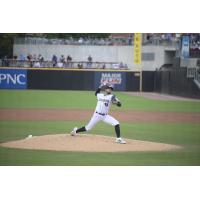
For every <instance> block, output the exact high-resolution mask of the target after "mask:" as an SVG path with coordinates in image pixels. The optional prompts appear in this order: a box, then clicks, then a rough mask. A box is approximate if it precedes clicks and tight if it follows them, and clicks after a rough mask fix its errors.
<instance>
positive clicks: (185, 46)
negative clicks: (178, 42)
mask: <svg viewBox="0 0 200 200" xmlns="http://www.w3.org/2000/svg"><path fill="white" fill-rule="evenodd" d="M189 52H190V37H189V36H183V37H182V48H181V55H182V57H183V58H189Z"/></svg>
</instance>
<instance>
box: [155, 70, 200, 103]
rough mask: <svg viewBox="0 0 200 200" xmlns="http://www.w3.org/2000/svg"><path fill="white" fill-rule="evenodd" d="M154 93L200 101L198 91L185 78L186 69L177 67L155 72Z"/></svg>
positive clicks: (190, 79)
mask: <svg viewBox="0 0 200 200" xmlns="http://www.w3.org/2000/svg"><path fill="white" fill-rule="evenodd" d="M154 91H155V92H158V93H164V94H170V95H175V96H182V97H189V98H197V99H200V90H199V88H198V87H197V86H196V84H195V83H194V81H193V78H187V68H183V67H178V68H173V69H165V70H160V71H156V72H155V82H154Z"/></svg>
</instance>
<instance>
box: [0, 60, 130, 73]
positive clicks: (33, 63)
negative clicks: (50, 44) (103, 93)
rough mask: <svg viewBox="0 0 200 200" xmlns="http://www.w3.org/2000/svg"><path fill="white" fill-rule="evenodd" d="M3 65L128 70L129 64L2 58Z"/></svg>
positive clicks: (1, 63) (1, 64)
mask: <svg viewBox="0 0 200 200" xmlns="http://www.w3.org/2000/svg"><path fill="white" fill-rule="evenodd" d="M0 66H1V67H21V68H69V69H70V68H71V69H116V70H120V69H122V70H128V67H127V65H123V64H122V63H118V62H87V61H79V62H57V63H55V62H52V61H27V60H26V61H22V60H13V59H6V60H0Z"/></svg>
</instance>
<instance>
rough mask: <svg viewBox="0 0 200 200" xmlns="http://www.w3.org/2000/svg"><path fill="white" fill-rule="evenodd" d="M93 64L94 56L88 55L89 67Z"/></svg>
mask: <svg viewBox="0 0 200 200" xmlns="http://www.w3.org/2000/svg"><path fill="white" fill-rule="evenodd" d="M91 66H92V57H91V56H90V55H89V56H88V63H87V67H91Z"/></svg>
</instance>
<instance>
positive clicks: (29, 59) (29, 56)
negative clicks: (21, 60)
mask: <svg viewBox="0 0 200 200" xmlns="http://www.w3.org/2000/svg"><path fill="white" fill-rule="evenodd" d="M26 58H27V60H28V61H29V62H30V61H32V55H31V54H28V55H27V57H26Z"/></svg>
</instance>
